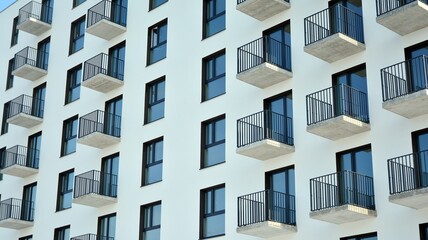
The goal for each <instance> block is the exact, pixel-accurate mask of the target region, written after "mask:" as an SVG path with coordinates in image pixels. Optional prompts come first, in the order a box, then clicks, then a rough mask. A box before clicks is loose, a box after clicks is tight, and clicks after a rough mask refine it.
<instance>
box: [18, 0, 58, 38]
mask: <svg viewBox="0 0 428 240" xmlns="http://www.w3.org/2000/svg"><path fill="white" fill-rule="evenodd" d="M52 11H53V9H52V8H51V7H49V6H47V5H42V4H40V3H38V2H35V1H31V2H29V3H28V4H27V5H25V6H23V7H22V8H21V9H19V15H18V25H17V26H16V27H17V28H18V29H19V30H21V31H24V32H28V33H30V34H33V35H36V36H40V35H41V34H43V33H45V32H47V31H48V30H50V29H51V24H52Z"/></svg>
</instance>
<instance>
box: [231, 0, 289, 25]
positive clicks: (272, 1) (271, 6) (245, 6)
mask: <svg viewBox="0 0 428 240" xmlns="http://www.w3.org/2000/svg"><path fill="white" fill-rule="evenodd" d="M289 8H290V3H288V2H285V1H284V0H246V1H245V2H243V3H240V4H238V5H237V6H236V10H238V11H241V12H243V13H245V14H247V15H249V16H251V17H253V18H255V19H257V20H259V21H263V20H266V19H268V18H270V17H273V16H274V15H276V14H278V13H280V12H282V11H285V10H287V9H289Z"/></svg>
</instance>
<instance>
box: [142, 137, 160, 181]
mask: <svg viewBox="0 0 428 240" xmlns="http://www.w3.org/2000/svg"><path fill="white" fill-rule="evenodd" d="M143 148H144V149H143V154H144V156H143V174H142V175H143V181H142V185H143V186H144V185H148V184H152V183H156V182H160V181H162V163H163V137H161V138H158V139H155V140H152V141H150V142H147V143H144V145H143Z"/></svg>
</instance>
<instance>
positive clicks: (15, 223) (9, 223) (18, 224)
mask: <svg viewBox="0 0 428 240" xmlns="http://www.w3.org/2000/svg"><path fill="white" fill-rule="evenodd" d="M33 225H34V223H33V222H31V221H24V220H19V219H13V218H6V219H3V220H0V227H2V228H10V229H16V230H19V229H23V228H28V227H32V226H33Z"/></svg>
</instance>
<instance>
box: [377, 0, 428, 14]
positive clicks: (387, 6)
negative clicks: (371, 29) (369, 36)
mask: <svg viewBox="0 0 428 240" xmlns="http://www.w3.org/2000/svg"><path fill="white" fill-rule="evenodd" d="M417 1H419V2H422V3H425V4H427V0H407V1H397V0H376V14H377V16H378V17H379V16H381V15H383V14H385V13H388V12H391V11H394V10H395V9H398V8H400V7H403V6H405V5H407V4H410V3H413V2H417Z"/></svg>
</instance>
